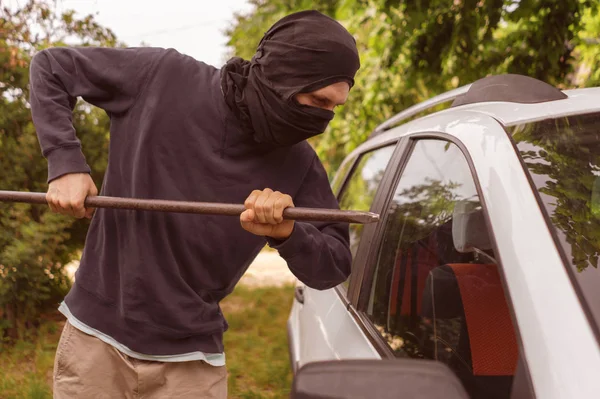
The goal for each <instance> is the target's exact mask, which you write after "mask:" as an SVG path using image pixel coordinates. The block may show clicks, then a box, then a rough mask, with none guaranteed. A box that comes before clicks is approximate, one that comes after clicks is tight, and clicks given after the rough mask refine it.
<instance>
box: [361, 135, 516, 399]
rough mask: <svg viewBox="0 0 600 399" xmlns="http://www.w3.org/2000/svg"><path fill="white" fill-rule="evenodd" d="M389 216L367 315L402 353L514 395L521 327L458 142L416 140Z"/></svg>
mask: <svg viewBox="0 0 600 399" xmlns="http://www.w3.org/2000/svg"><path fill="white" fill-rule="evenodd" d="M384 223H385V225H384V226H383V237H382V240H381V246H380V250H379V252H378V259H377V262H376V264H375V265H374V266H375V267H374V268H373V269H372V270H371V272H367V274H366V278H367V279H369V281H370V282H371V284H370V285H369V284H365V285H366V287H365V285H363V289H365V290H366V291H365V292H364V294H365V295H368V300H367V301H366V308H365V309H363V314H364V315H365V316H366V317H367V318H368V319H369V321H370V322H371V323H372V324H373V326H374V327H375V330H377V331H378V333H379V334H380V336H381V337H382V338H383V340H385V342H387V345H388V346H389V348H390V349H391V350H392V351H393V353H394V354H395V355H396V356H397V357H411V358H421V359H433V360H438V361H441V362H443V363H445V364H447V365H448V366H449V367H450V368H451V369H452V370H453V371H454V372H455V373H456V375H457V376H458V377H459V378H460V379H461V381H462V382H463V384H464V386H465V389H466V390H467V391H468V392H469V394H470V396H471V398H507V399H508V398H510V393H511V389H512V381H513V376H514V374H515V369H516V365H517V360H518V353H519V351H518V346H517V340H516V334H515V329H514V328H513V324H512V320H511V317H510V313H509V309H508V304H507V297H506V296H505V294H504V289H503V286H502V283H501V281H500V274H499V264H498V262H497V261H496V255H495V254H494V251H493V245H492V240H491V238H490V234H489V232H488V228H487V225H486V221H485V214H484V210H483V208H482V206H481V203H480V200H479V196H478V193H477V189H476V186H475V182H474V180H473V177H472V174H471V171H470V168H469V165H468V163H467V160H466V158H465V156H464V155H463V153H462V152H461V150H460V149H459V148H458V147H457V146H456V145H455V144H453V143H450V142H448V141H445V140H437V139H423V140H419V141H417V142H416V143H415V144H414V147H413V150H412V153H411V155H410V157H409V160H408V162H407V164H406V167H405V170H404V171H403V173H402V175H401V177H400V179H399V181H398V183H397V186H396V188H395V190H394V193H393V198H391V201H390V205H389V207H388V209H387V213H386V219H385V222H384Z"/></svg>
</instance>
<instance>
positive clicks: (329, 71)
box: [221, 10, 360, 146]
mask: <svg viewBox="0 0 600 399" xmlns="http://www.w3.org/2000/svg"><path fill="white" fill-rule="evenodd" d="M359 67H360V61H359V57H358V50H357V48H356V42H355V40H354V38H353V37H352V35H350V33H349V32H348V31H347V30H346V29H345V28H344V27H343V26H342V25H341V24H340V23H338V22H337V21H335V20H333V19H331V18H329V17H327V16H325V15H324V14H321V13H320V12H318V11H313V10H311V11H301V12H297V13H294V14H291V15H288V16H286V17H284V18H282V19H281V20H279V21H278V22H277V23H276V24H275V25H273V26H272V27H271V29H269V30H268V31H267V33H265V35H264V37H263V38H262V40H261V41H260V43H259V45H258V49H257V51H256V54H255V55H254V57H252V60H250V61H246V60H244V59H242V58H239V57H234V58H232V59H230V60H229V61H228V62H227V64H225V66H224V67H223V68H222V69H221V88H222V90H223V94H224V96H225V102H226V103H227V105H228V106H229V108H230V109H231V110H232V111H233V112H234V113H235V115H236V116H237V118H238V119H239V120H240V122H241V124H242V126H243V128H244V130H245V131H247V132H248V133H250V134H252V135H253V137H254V139H255V140H256V141H258V142H261V143H270V144H274V145H277V146H289V145H293V144H295V143H298V142H300V141H302V140H305V139H308V138H310V137H313V136H316V135H318V134H321V133H323V132H324V131H325V128H327V125H328V124H329V121H331V119H332V118H333V116H334V113H333V112H332V111H329V110H325V109H321V108H317V107H312V106H307V105H303V104H300V103H298V102H297V101H296V100H295V98H294V96H295V95H296V94H298V93H307V92H311V91H314V90H318V89H320V88H323V87H325V86H328V85H330V84H333V83H336V82H347V83H348V84H349V85H350V87H352V86H353V85H354V75H355V74H356V71H357V70H358V69H359Z"/></svg>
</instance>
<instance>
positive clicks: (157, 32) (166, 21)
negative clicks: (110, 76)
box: [0, 0, 252, 67]
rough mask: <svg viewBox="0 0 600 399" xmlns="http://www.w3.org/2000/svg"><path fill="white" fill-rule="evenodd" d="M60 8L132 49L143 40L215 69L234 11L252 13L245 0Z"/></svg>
mask: <svg viewBox="0 0 600 399" xmlns="http://www.w3.org/2000/svg"><path fill="white" fill-rule="evenodd" d="M25 2H26V0H8V1H7V3H8V4H9V5H11V3H12V5H14V4H16V3H20V4H21V5H23V4H25ZM0 3H3V1H2V0H0ZM56 4H57V8H58V11H66V10H69V9H71V10H75V12H76V13H77V15H79V16H81V17H83V16H85V15H88V14H93V15H94V16H95V18H96V21H97V22H99V23H100V24H101V25H103V26H105V27H107V28H110V29H111V30H112V31H113V32H114V33H115V34H116V35H117V38H118V39H119V40H121V41H123V42H125V43H126V44H127V45H129V46H137V45H140V44H141V43H142V42H143V43H145V44H146V45H149V46H157V47H165V48H168V47H171V48H175V49H176V50H178V51H180V52H182V53H185V54H187V55H190V56H192V57H194V58H196V59H197V60H200V61H204V62H206V63H207V64H211V65H214V66H216V67H220V66H221V65H222V64H223V63H224V61H225V60H226V59H225V57H226V54H227V47H226V41H227V40H226V37H225V35H224V33H223V31H224V30H225V29H226V28H227V27H228V26H230V25H231V23H232V21H233V14H234V12H247V11H250V10H251V9H252V7H251V6H250V5H249V4H248V2H247V0H168V1H164V0H56Z"/></svg>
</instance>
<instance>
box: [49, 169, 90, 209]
mask: <svg viewBox="0 0 600 399" xmlns="http://www.w3.org/2000/svg"><path fill="white" fill-rule="evenodd" d="M95 195H98V189H97V188H96V185H95V184H94V181H93V180H92V177H91V176H90V175H89V174H87V173H71V174H68V175H64V176H61V177H59V178H58V179H56V180H52V181H51V182H50V185H49V187H48V192H47V193H46V201H48V205H49V206H50V209H52V212H56V213H62V214H63V215H70V216H75V217H76V218H78V219H81V218H83V217H86V218H88V219H91V218H92V215H93V214H94V208H87V209H86V208H85V207H84V206H83V203H84V201H85V198H86V197H87V196H90V197H93V196H95Z"/></svg>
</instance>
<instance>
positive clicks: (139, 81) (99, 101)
mask: <svg viewBox="0 0 600 399" xmlns="http://www.w3.org/2000/svg"><path fill="white" fill-rule="evenodd" d="M164 51H165V50H164V49H158V48H148V47H146V48H100V47H54V48H49V49H46V50H42V51H40V52H39V53H37V54H36V55H35V56H34V57H33V59H32V61H31V65H30V69H29V84H30V105H31V115H32V119H33V124H34V126H35V128H36V132H37V135H38V139H39V142H40V146H41V149H42V154H43V155H44V157H45V158H46V159H47V160H48V182H50V181H51V180H54V179H56V178H58V177H60V176H62V175H65V174H68V173H89V172H90V168H89V166H88V165H87V163H86V160H85V157H84V156H83V153H82V152H81V143H80V141H79V139H78V138H77V136H76V134H75V129H74V128H73V121H72V113H73V109H74V107H75V104H76V101H77V97H81V98H83V99H84V100H85V101H87V102H89V103H90V104H93V105H95V106H97V107H99V108H102V109H104V110H105V111H106V112H107V113H109V114H122V113H125V112H127V110H128V109H129V108H131V106H132V105H133V104H134V102H135V100H136V98H137V97H138V95H139V93H140V92H141V90H142V89H143V88H144V86H145V84H144V83H145V82H146V80H147V79H148V77H149V75H150V72H151V70H152V69H153V67H154V65H155V64H156V60H157V59H158V58H159V56H160V54H161V53H163V52H164Z"/></svg>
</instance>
